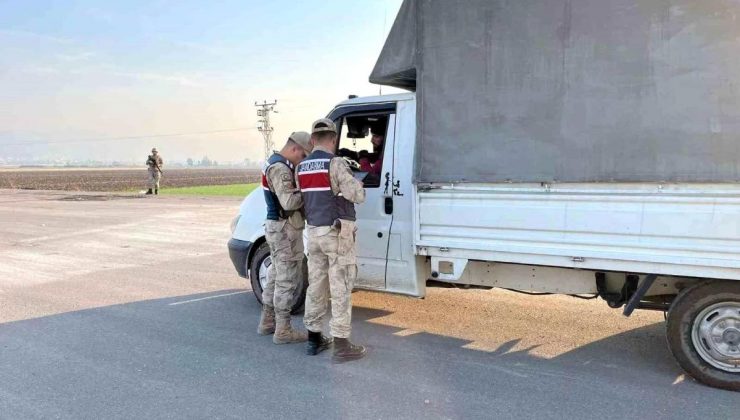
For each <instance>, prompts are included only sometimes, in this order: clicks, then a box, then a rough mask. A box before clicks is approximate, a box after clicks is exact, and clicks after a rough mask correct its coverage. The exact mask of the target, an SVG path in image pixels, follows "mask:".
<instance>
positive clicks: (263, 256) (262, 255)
mask: <svg viewBox="0 0 740 420" xmlns="http://www.w3.org/2000/svg"><path fill="white" fill-rule="evenodd" d="M270 265H272V259H271V258H270V247H269V246H268V245H267V242H263V243H262V244H261V245H260V246H259V248H257V250H256V251H255V252H254V256H253V257H252V261H251V264H250V267H249V279H250V281H251V283H252V292H253V293H254V297H256V298H257V301H258V302H259V303H260V304H261V303H262V290H263V289H264V287H265V286H266V285H267V278H268V272H269V269H270ZM307 288H308V268H307V265H306V259H305V258H304V259H303V264H302V268H301V278H300V279H299V284H298V287H297V288H296V290H295V293H294V295H293V306H292V311H291V312H292V313H293V314H297V313H300V312H301V311H302V310H303V304H304V303H305V302H306V289H307Z"/></svg>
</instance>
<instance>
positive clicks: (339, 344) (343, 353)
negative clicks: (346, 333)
mask: <svg viewBox="0 0 740 420" xmlns="http://www.w3.org/2000/svg"><path fill="white" fill-rule="evenodd" d="M366 354H367V349H365V347H364V346H357V345H354V344H352V343H351V342H350V341H349V339H348V338H339V337H334V355H333V356H332V358H331V360H332V361H333V362H334V363H344V362H349V361H351V360H357V359H362V358H363V357H365V355H366Z"/></svg>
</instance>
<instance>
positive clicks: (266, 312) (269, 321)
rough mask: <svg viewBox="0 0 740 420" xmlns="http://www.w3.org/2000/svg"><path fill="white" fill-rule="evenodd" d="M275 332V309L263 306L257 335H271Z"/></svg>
mask: <svg viewBox="0 0 740 420" xmlns="http://www.w3.org/2000/svg"><path fill="white" fill-rule="evenodd" d="M274 332H275V308H273V307H272V306H267V305H262V315H260V324H259V325H258V326H257V334H259V335H270V334H272V333H274Z"/></svg>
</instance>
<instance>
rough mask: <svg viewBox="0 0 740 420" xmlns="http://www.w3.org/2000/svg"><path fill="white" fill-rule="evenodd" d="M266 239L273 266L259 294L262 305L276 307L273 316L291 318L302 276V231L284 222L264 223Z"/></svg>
mask: <svg viewBox="0 0 740 420" xmlns="http://www.w3.org/2000/svg"><path fill="white" fill-rule="evenodd" d="M265 238H266V239H267V245H269V246H270V259H271V260H272V264H271V265H270V268H269V271H268V272H267V285H266V286H265V288H264V289H263V290H262V304H263V305H267V306H273V307H275V314H276V315H280V314H284V315H290V310H291V309H292V306H293V295H294V294H295V291H296V288H297V287H298V285H299V284H301V276H302V274H303V270H302V265H303V257H304V254H303V230H301V229H296V228H295V227H293V226H292V225H291V224H290V223H287V221H286V220H280V221H274V220H267V221H265Z"/></svg>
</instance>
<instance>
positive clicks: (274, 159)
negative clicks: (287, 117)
mask: <svg viewBox="0 0 740 420" xmlns="http://www.w3.org/2000/svg"><path fill="white" fill-rule="evenodd" d="M311 149H312V146H311V140H310V135H309V134H308V133H306V132H304V131H300V132H296V133H293V134H291V135H290V137H289V138H288V141H287V142H286V143H285V146H283V148H282V149H281V150H280V152H275V153H274V154H273V155H272V156H271V157H270V158H269V159H268V160H267V162H266V163H265V167H264V169H263V171H262V189H263V190H264V193H265V202H266V204H267V220H265V237H266V239H267V244H268V245H269V246H270V256H271V258H272V265H270V269H269V271H268V275H267V285H266V286H265V288H264V290H263V291H262V315H261V316H260V323H259V326H258V327H257V333H258V334H261V335H268V334H273V333H274V335H273V337H272V341H273V343H275V344H286V343H298V342H303V341H306V332H305V331H296V330H294V329H293V327H292V326H291V323H290V311H291V309H292V308H291V307H292V303H293V295H294V293H295V290H296V288H297V287H298V285H299V284H300V280H301V275H302V265H303V258H304V254H303V228H304V224H305V223H304V219H303V215H302V214H301V212H300V211H299V210H300V209H301V207H302V206H303V197H302V196H301V192H300V190H299V189H298V188H296V185H295V177H294V174H293V169H294V168H295V165H297V164H298V163H299V162H300V161H301V159H303V158H305V157H306V155H307V154H308V153H310V152H311Z"/></svg>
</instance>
